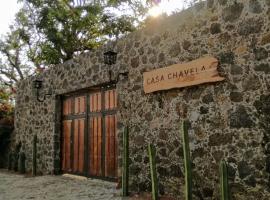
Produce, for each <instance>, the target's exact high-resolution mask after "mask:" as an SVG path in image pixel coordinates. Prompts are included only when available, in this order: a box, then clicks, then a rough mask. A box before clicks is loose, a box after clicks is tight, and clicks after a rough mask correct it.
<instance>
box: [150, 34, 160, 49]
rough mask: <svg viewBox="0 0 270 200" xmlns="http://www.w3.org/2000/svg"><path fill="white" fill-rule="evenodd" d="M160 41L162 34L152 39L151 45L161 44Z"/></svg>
mask: <svg viewBox="0 0 270 200" xmlns="http://www.w3.org/2000/svg"><path fill="white" fill-rule="evenodd" d="M160 41H161V39H160V36H155V37H154V38H153V39H152V40H151V45H152V46H154V47H155V46H157V45H159V43H160Z"/></svg>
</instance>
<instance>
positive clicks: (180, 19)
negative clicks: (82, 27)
mask: <svg viewBox="0 0 270 200" xmlns="http://www.w3.org/2000/svg"><path fill="white" fill-rule="evenodd" d="M269 27H270V1H269V0H249V1H247V0H208V1H207V2H202V3H200V4H197V5H195V6H194V7H193V8H190V9H188V10H186V11H183V12H181V13H178V14H175V15H173V16H170V17H160V18H158V19H154V20H152V21H150V22H148V24H147V25H146V27H145V28H143V29H141V30H139V31H137V32H135V33H132V34H129V35H128V36H127V37H126V38H123V39H121V40H119V41H118V42H117V43H114V50H115V51H117V52H118V60H117V65H116V66H114V67H115V68H116V69H115V70H113V72H114V73H115V74H113V75H114V76H115V75H116V73H117V72H121V71H129V77H128V79H121V80H120V81H119V83H118V84H117V92H118V95H119V102H118V103H119V112H118V114H117V116H118V121H119V123H118V137H119V141H120V144H119V148H120V151H119V163H121V155H120V154H121V150H122V141H121V138H122V132H123V127H124V126H125V125H126V124H128V125H129V126H130V157H131V158H130V161H131V166H130V176H131V177H130V186H131V189H132V191H145V190H150V186H151V185H150V175H149V162H148V155H147V151H146V149H147V144H148V143H149V142H151V143H153V144H154V145H155V146H156V147H157V162H158V164H157V165H158V166H157V169H158V176H159V180H160V184H159V186H160V193H161V194H163V193H166V194H172V195H173V196H178V197H183V192H184V175H183V173H184V171H183V151H182V142H181V135H180V132H179V129H180V122H181V121H182V120H183V119H187V120H188V121H189V135H190V142H191V157H192V160H193V169H194V173H193V176H194V184H195V187H194V195H195V196H196V197H197V198H198V199H202V198H200V196H202V197H203V199H219V183H218V182H219V174H218V165H219V162H220V160H221V159H225V160H226V161H227V162H228V163H229V175H230V183H231V184H230V185H231V192H232V196H233V198H232V199H237V200H239V199H252V200H253V199H269V198H270V193H269V190H270V188H269V185H270V183H269V173H270V125H269V121H270V116H269V115H270V114H269V113H270V89H269V88H270V66H269V61H270V59H269V51H270V29H269ZM104 49H106V46H105V47H102V48H100V49H97V50H95V51H92V52H90V53H86V54H84V55H81V56H79V57H78V58H75V59H73V60H70V61H68V62H66V63H64V64H63V65H58V66H55V67H53V68H51V69H50V70H48V71H46V72H44V73H43V74H42V78H43V79H44V82H45V87H44V91H46V90H48V89H49V88H51V89H52V91H53V95H52V96H51V97H48V98H47V99H46V100H45V101H44V102H43V103H39V102H37V101H36V97H35V95H34V94H35V93H34V91H33V88H32V81H33V80H34V77H30V78H28V79H27V80H24V81H21V82H20V83H19V84H18V92H17V100H16V119H15V132H16V141H17V142H19V141H21V142H22V148H23V150H24V151H25V152H26V154H27V169H28V170H31V162H32V161H31V154H32V143H31V141H32V138H33V134H37V136H38V162H37V163H38V171H39V172H40V173H56V172H58V171H59V168H60V162H59V156H60V148H59V144H60V127H61V123H60V122H61V121H60V116H59V113H60V111H59V109H61V108H60V107H61V106H60V105H61V104H60V103H61V101H60V97H61V94H65V93H68V92H72V91H76V90H79V89H82V88H88V87H91V86H95V85H98V84H100V83H103V82H106V81H108V79H109V77H108V71H107V69H108V67H106V66H104V64H103V52H104ZM207 54H208V55H212V56H214V57H216V58H218V59H219V61H220V65H219V70H220V74H221V75H222V76H224V77H225V78H226V79H225V81H223V82H219V83H211V84H203V85H200V86H193V87H187V88H184V89H172V90H168V91H161V92H155V93H151V94H144V91H143V80H142V74H143V72H145V71H150V70H153V69H156V68H160V67H165V66H168V65H171V64H175V63H183V62H187V61H191V60H193V59H197V58H200V57H202V56H204V55H207ZM120 165H121V164H120ZM120 171H121V166H119V176H120Z"/></svg>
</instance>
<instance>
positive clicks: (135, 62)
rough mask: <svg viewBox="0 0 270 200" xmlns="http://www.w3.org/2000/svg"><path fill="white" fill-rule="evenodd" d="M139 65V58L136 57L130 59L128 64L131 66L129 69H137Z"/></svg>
mask: <svg viewBox="0 0 270 200" xmlns="http://www.w3.org/2000/svg"><path fill="white" fill-rule="evenodd" d="M139 63H140V59H139V56H137V57H135V58H132V59H131V63H130V64H131V67H133V68H137V67H138V66H139Z"/></svg>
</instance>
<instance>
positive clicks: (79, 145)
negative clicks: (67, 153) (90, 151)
mask: <svg viewBox="0 0 270 200" xmlns="http://www.w3.org/2000/svg"><path fill="white" fill-rule="evenodd" d="M84 121H85V120H84V119H75V120H74V136H73V141H74V146H73V172H79V173H83V172H84V148H85V141H84Z"/></svg>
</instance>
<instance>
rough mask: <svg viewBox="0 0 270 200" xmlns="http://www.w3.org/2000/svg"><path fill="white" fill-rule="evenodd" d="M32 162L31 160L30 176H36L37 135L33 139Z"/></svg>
mask: <svg viewBox="0 0 270 200" xmlns="http://www.w3.org/2000/svg"><path fill="white" fill-rule="evenodd" d="M32 155H33V160H32V175H33V176H36V175H37V135H34V138H33V152H32Z"/></svg>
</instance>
